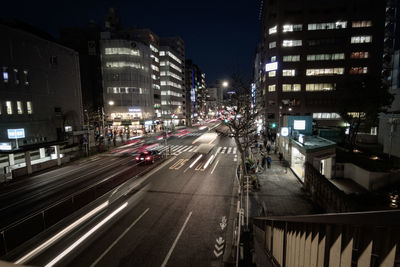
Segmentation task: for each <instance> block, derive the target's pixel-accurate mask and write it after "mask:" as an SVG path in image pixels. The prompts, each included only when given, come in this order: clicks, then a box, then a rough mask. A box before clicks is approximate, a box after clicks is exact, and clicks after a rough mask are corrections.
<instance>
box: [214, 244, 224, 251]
mask: <svg viewBox="0 0 400 267" xmlns="http://www.w3.org/2000/svg"><path fill="white" fill-rule="evenodd" d="M214 247H215V249H216V250H217V251H220V250H221V249H223V248H224V244H222V245H221V246H218V245H217V244H215V245H214Z"/></svg>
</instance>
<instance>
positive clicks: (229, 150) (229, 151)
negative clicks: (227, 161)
mask: <svg viewBox="0 0 400 267" xmlns="http://www.w3.org/2000/svg"><path fill="white" fill-rule="evenodd" d="M231 150H232V147H231V146H230V147H229V148H228V152H226V154H229V153H231Z"/></svg>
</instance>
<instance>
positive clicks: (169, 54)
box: [160, 51, 182, 64]
mask: <svg viewBox="0 0 400 267" xmlns="http://www.w3.org/2000/svg"><path fill="white" fill-rule="evenodd" d="M160 55H161V53H160ZM167 55H168V56H169V57H170V58H172V59H174V60H175V61H176V62H178V63H179V64H182V61H181V60H180V59H179V58H178V57H177V56H175V55H174V54H172V53H171V52H169V51H167Z"/></svg>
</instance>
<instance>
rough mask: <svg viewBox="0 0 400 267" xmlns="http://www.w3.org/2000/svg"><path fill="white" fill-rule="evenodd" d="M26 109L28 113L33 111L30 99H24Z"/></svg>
mask: <svg viewBox="0 0 400 267" xmlns="http://www.w3.org/2000/svg"><path fill="white" fill-rule="evenodd" d="M26 111H27V112H28V114H32V113H33V109H32V102H31V101H26Z"/></svg>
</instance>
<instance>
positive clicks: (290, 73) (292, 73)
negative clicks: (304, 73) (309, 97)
mask: <svg viewBox="0 0 400 267" xmlns="http://www.w3.org/2000/svg"><path fill="white" fill-rule="evenodd" d="M295 75H296V70H293V69H290V70H282V76H295Z"/></svg>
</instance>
